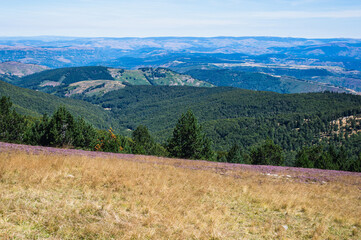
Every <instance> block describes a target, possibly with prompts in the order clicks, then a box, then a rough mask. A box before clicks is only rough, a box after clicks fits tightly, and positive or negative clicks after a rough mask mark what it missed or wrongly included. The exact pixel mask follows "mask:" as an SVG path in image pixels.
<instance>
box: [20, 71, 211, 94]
mask: <svg viewBox="0 0 361 240" xmlns="http://www.w3.org/2000/svg"><path fill="white" fill-rule="evenodd" d="M16 84H17V85H18V86H21V87H26V88H30V89H34V90H40V91H43V92H47V93H51V94H56V95H59V96H72V95H74V94H80V95H81V94H84V95H87V96H92V95H94V94H95V95H99V94H100V95H102V94H104V93H107V92H109V91H113V90H117V89H121V88H124V87H125V86H126V85H154V86H158V85H169V86H185V85H186V86H187V85H188V86H197V87H212V86H213V85H212V84H210V83H207V82H204V81H199V80H196V79H194V78H192V77H190V76H188V75H184V74H179V73H176V72H173V71H172V70H169V69H165V68H157V69H153V68H140V69H138V70H124V69H115V68H107V67H101V66H94V67H74V68H60V69H53V70H47V71H42V72H40V73H35V74H32V75H29V76H25V77H23V78H20V79H18V80H17V81H16Z"/></svg>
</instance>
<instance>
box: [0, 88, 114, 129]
mask: <svg viewBox="0 0 361 240" xmlns="http://www.w3.org/2000/svg"><path fill="white" fill-rule="evenodd" d="M2 96H6V97H10V99H11V101H12V102H13V103H14V107H15V109H16V111H18V112H19V113H21V114H27V115H31V116H37V117H39V116H41V115H42V114H52V113H53V112H54V111H55V110H56V109H57V108H58V107H59V106H64V107H66V108H67V109H68V110H69V111H70V112H71V113H72V114H74V115H75V116H83V117H84V118H85V119H86V120H87V121H88V122H90V123H92V124H93V125H94V126H96V127H99V128H107V127H110V126H113V127H114V128H118V126H119V125H118V123H117V121H115V120H114V119H113V118H112V116H111V114H110V113H109V112H107V111H105V110H104V109H102V108H101V107H99V106H95V105H93V104H90V103H87V102H84V101H79V100H76V99H71V98H60V97H56V96H53V95H50V94H46V93H43V92H39V91H34V90H30V89H26V88H20V87H16V86H14V85H11V84H9V83H5V82H2V81H0V97H2Z"/></svg>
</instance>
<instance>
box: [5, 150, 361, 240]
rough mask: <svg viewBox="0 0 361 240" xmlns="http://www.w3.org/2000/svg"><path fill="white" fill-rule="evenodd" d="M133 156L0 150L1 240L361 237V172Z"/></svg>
mask: <svg viewBox="0 0 361 240" xmlns="http://www.w3.org/2000/svg"><path fill="white" fill-rule="evenodd" d="M136 160H138V162H137V161H123V160H121V159H112V158H100V157H98V158H91V157H85V156H65V155H59V154H54V155H49V154H48V155H47V154H40V155H32V154H28V153H25V152H13V151H12V152H1V153H0V239H360V238H361V231H360V227H361V194H360V184H359V183H360V178H359V176H341V177H340V181H332V182H328V183H327V184H320V183H313V184H311V183H304V182H299V181H294V180H293V179H292V178H277V177H272V176H271V177H270V176H267V175H262V174H260V173H259V172H257V171H247V170H237V171H238V172H237V174H236V175H235V174H224V173H222V174H219V173H216V172H214V169H211V170H192V169H190V168H184V167H182V164H184V166H189V165H197V164H199V165H207V163H204V162H199V163H197V162H182V161H180V160H168V159H162V160H159V159H157V158H153V157H142V156H139V157H137V159H136ZM139 161H142V162H139ZM172 161H176V162H177V164H176V165H177V166H178V167H177V166H173V165H170V164H165V163H166V162H172ZM160 162H161V163H164V164H159V163H160ZM203 169H205V168H203ZM285 174H286V172H285ZM234 176H237V177H234ZM341 178H342V179H341ZM352 183H355V184H352Z"/></svg>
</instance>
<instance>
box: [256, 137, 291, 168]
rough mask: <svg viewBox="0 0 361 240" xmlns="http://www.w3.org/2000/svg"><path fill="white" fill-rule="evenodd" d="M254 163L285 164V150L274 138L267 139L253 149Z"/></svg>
mask: <svg viewBox="0 0 361 240" xmlns="http://www.w3.org/2000/svg"><path fill="white" fill-rule="evenodd" d="M251 158H252V164H256V165H276V166H281V165H283V164H284V161H285V159H284V156H283V150H282V148H281V147H280V146H278V145H276V144H275V143H274V142H273V141H272V140H267V141H266V142H264V143H263V144H261V145H259V146H256V147H254V148H253V149H252V150H251Z"/></svg>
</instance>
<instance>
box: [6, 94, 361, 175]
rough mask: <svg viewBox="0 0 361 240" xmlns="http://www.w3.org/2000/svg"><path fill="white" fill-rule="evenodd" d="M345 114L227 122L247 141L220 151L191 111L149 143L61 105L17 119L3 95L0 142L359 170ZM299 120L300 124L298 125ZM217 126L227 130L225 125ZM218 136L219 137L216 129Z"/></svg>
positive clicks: (353, 126)
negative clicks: (333, 117) (161, 137)
mask: <svg viewBox="0 0 361 240" xmlns="http://www.w3.org/2000/svg"><path fill="white" fill-rule="evenodd" d="M326 95H327V93H326ZM346 97H350V98H353V97H354V96H346ZM288 107H289V106H288ZM280 108H282V105H280ZM343 114H344V115H347V116H350V115H352V116H356V115H357V114H360V112H359V111H357V110H351V109H350V110H348V111H345V112H343ZM344 115H342V113H341V114H340V115H338V116H337V117H340V119H341V120H340V121H330V119H331V118H330V116H328V115H327V114H323V115H322V114H311V115H309V116H307V118H306V116H302V117H301V116H297V115H293V116H292V115H290V116H287V115H285V116H282V117H277V118H273V119H272V118H267V117H264V116H261V117H259V118H253V119H252V118H250V117H248V118H240V119H236V120H232V121H233V123H232V125H230V126H231V127H234V126H235V125H236V126H237V127H240V128H242V129H244V135H243V136H248V137H249V138H250V139H252V141H247V138H246V137H245V139H241V138H240V140H239V141H235V143H234V144H233V145H231V146H230V147H229V149H227V150H219V149H217V148H215V147H214V143H213V142H212V140H213V139H216V140H217V138H212V135H211V134H206V131H204V127H203V125H201V124H200V123H199V122H198V119H197V118H196V116H195V115H194V114H193V112H192V111H191V110H188V111H186V112H185V113H183V114H181V116H180V118H179V119H178V120H177V123H176V124H175V126H174V128H173V130H172V133H171V136H170V137H169V138H168V139H167V140H166V141H164V142H162V144H161V143H158V142H157V141H156V140H154V138H153V137H152V136H151V134H150V132H149V130H148V128H147V127H146V126H144V125H139V126H138V127H136V128H135V130H134V131H133V132H132V134H131V136H125V135H121V134H117V133H116V131H115V130H113V129H112V128H109V129H107V130H104V129H97V128H95V127H94V126H93V125H91V124H89V123H88V122H87V121H86V120H84V119H83V118H82V117H74V116H73V115H72V114H71V113H70V112H69V111H68V110H67V109H66V108H65V107H63V106H62V107H59V108H58V109H57V110H56V111H55V112H54V113H53V114H52V115H47V114H45V115H43V116H42V117H33V116H29V115H21V114H19V113H17V112H16V111H15V110H14V108H13V107H12V102H11V100H10V98H8V97H2V98H1V99H0V139H1V141H7V142H14V143H25V144H30V145H42V146H52V147H66V148H78V149H85V150H91V151H105V152H115V153H134V154H144V155H157V156H168V157H176V158H186V159H204V160H209V161H220V162H229V163H244V164H256V165H276V166H295V167H305V168H320V169H333V170H346V171H359V172H360V171H361V151H360V147H359V146H360V143H361V134H353V133H355V132H357V131H358V130H359V129H360V127H361V126H360V121H359V120H358V119H357V118H356V117H353V118H352V117H348V118H347V120H346V124H345V125H343V124H342V121H343V120H342V117H343V116H344ZM247 120H248V121H247ZM229 121H231V120H229ZM302 121H303V123H300V122H302ZM215 122H218V121H217V120H215ZM225 122H227V121H225ZM208 127H209V123H208ZM219 127H220V129H221V128H222V127H224V128H225V129H227V125H225V126H219ZM295 129H296V130H295ZM262 131H264V133H265V134H264V135H263V136H259V137H258V138H257V137H251V136H252V134H259V133H261V132H262ZM217 133H218V134H220V135H221V134H222V132H221V131H217ZM316 133H317V134H316ZM241 136H242V135H241ZM300 137H303V138H300ZM315 137H317V138H318V139H315ZM258 139H259V141H258V142H257V140H258ZM289 143H291V144H289ZM311 143H312V144H311Z"/></svg>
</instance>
